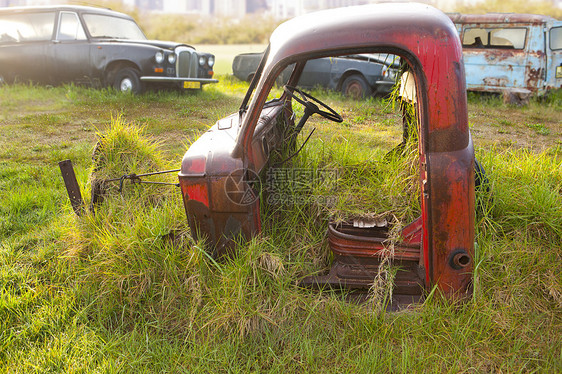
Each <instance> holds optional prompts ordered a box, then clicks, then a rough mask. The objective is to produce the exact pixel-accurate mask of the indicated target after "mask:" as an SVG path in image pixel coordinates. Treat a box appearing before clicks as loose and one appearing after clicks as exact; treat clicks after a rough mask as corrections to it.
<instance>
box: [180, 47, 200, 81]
mask: <svg viewBox="0 0 562 374" xmlns="http://www.w3.org/2000/svg"><path fill="white" fill-rule="evenodd" d="M198 63H199V62H198V56H197V53H195V52H193V51H185V50H184V51H180V52H179V54H178V62H177V72H178V77H191V78H196V77H197V68H198V66H197V64H198Z"/></svg>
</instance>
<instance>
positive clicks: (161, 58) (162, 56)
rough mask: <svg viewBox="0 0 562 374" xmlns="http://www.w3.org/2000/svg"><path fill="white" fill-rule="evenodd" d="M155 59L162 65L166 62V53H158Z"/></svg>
mask: <svg viewBox="0 0 562 374" xmlns="http://www.w3.org/2000/svg"><path fill="white" fill-rule="evenodd" d="M154 59H155V60H156V62H157V63H158V64H161V63H162V62H163V61H164V52H162V51H158V52H156V54H155V55H154Z"/></svg>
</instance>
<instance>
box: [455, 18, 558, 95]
mask: <svg viewBox="0 0 562 374" xmlns="http://www.w3.org/2000/svg"><path fill="white" fill-rule="evenodd" d="M449 17H450V18H451V20H452V21H453V22H454V24H455V26H456V28H457V31H458V32H459V35H460V38H461V42H462V47H463V55H464V67H465V72H466V83H467V89H468V90H471V91H484V92H497V93H503V94H504V95H505V96H507V97H510V98H511V99H515V100H526V99H527V98H528V97H529V96H531V95H533V94H536V95H544V94H545V93H547V92H548V91H549V90H553V89H559V88H561V87H562V21H558V20H556V19H554V18H552V17H548V16H544V15H537V14H516V13H488V14H484V15H477V14H458V13H455V14H449Z"/></svg>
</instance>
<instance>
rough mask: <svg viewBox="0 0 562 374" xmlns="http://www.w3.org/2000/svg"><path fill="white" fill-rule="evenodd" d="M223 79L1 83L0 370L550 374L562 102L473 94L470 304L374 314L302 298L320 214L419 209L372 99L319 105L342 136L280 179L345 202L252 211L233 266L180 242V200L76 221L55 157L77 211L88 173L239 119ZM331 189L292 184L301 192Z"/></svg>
mask: <svg viewBox="0 0 562 374" xmlns="http://www.w3.org/2000/svg"><path fill="white" fill-rule="evenodd" d="M220 79H221V83H219V84H218V85H213V86H207V87H205V89H204V90H203V92H200V93H199V94H194V95H192V94H181V93H177V92H160V93H154V92H152V93H148V94H146V95H143V96H138V97H136V96H130V95H119V94H116V93H115V92H113V91H106V90H89V89H85V88H81V87H74V86H64V87H55V88H45V87H30V86H3V87H0V101H1V102H2V105H1V106H0V108H1V109H0V115H1V121H0V368H1V370H2V372H6V373H45V372H65V373H66V372H67V373H74V372H80V373H83V372H92V373H94V372H110V373H112V372H158V373H160V372H173V373H176V372H251V371H254V372H455V373H456V372H548V373H550V372H558V371H560V370H562V354H561V347H562V286H561V285H562V275H561V274H562V268H561V264H562V261H561V260H560V257H561V255H562V252H561V248H562V157H561V156H562V152H561V148H560V143H559V139H560V133H561V131H562V130H561V129H560V123H561V122H562V121H561V115H560V113H561V112H560V110H559V109H560V106H561V101H560V96H559V95H558V96H557V95H554V96H553V97H550V98H548V99H547V100H546V101H545V100H543V101H540V100H536V101H532V102H531V103H530V104H529V105H528V106H527V107H523V108H518V107H506V106H504V105H502V104H501V100H499V99H496V98H483V97H480V96H473V95H471V96H470V98H469V113H470V121H471V131H472V133H473V137H474V143H475V146H476V153H477V157H478V159H479V160H480V161H481V163H482V164H483V166H484V168H485V169H486V171H487V175H488V178H489V180H490V186H491V190H492V192H491V194H487V193H480V194H479V200H480V201H481V204H482V212H484V213H482V212H480V213H479V215H478V217H477V226H476V231H477V232H476V240H477V244H478V252H477V258H476V265H477V266H476V271H475V283H474V286H475V289H474V297H473V298H472V299H471V300H470V301H468V302H467V303H465V304H453V305H451V304H449V303H447V302H445V301H444V300H443V299H442V298H441V297H440V296H439V295H438V294H433V295H432V297H430V298H429V299H428V300H427V301H426V302H425V303H424V304H423V305H420V306H419V307H418V308H417V309H414V310H411V311H407V312H400V313H386V312H384V311H381V310H380V308H379V309H377V305H376V303H375V302H371V303H367V304H362V305H358V304H354V303H350V302H347V301H345V295H344V294H341V293H333V292H329V291H324V292H317V291H311V290H303V289H301V288H299V287H297V285H296V281H297V280H298V279H300V278H301V277H303V276H305V275H308V274H311V273H314V272H319V271H322V270H323V269H325V268H326V266H328V264H329V260H330V255H329V252H328V248H327V243H326V240H325V228H326V223H327V219H328V217H340V218H343V217H348V216H350V215H351V216H352V215H362V214H365V213H366V212H370V213H375V214H382V213H383V212H388V211H390V212H391V213H392V215H394V216H396V217H397V218H399V219H400V220H403V221H405V222H407V221H408V220H410V219H411V218H412V217H414V216H415V215H416V214H417V213H418V212H419V207H418V206H417V194H418V193H419V192H418V191H415V190H408V189H407V188H406V186H409V185H410V184H409V183H407V181H406V178H408V175H411V174H412V172H414V173H415V169H414V170H412V165H413V164H415V158H414V159H413V158H409V157H403V158H395V159H392V160H390V161H383V158H384V155H385V154H386V153H387V152H388V151H389V150H391V149H392V148H393V146H394V145H396V143H397V142H398V141H399V140H400V136H401V128H400V126H399V125H397V122H398V120H399V114H397V113H396V112H395V111H394V110H392V108H391V107H390V106H389V105H388V104H387V103H385V102H384V101H381V100H373V99H371V100H368V101H353V100H347V99H343V98H341V97H340V96H339V95H335V94H330V95H328V96H327V99H326V100H327V101H326V102H328V103H329V104H330V105H332V106H333V107H334V108H335V109H336V110H337V111H339V112H340V113H342V115H343V116H344V119H345V121H344V123H343V124H341V125H337V124H333V123H330V122H327V121H324V120H321V119H319V118H313V119H312V120H311V121H310V123H309V124H307V126H306V127H305V129H304V130H303V135H302V136H301V137H300V138H299V139H300V140H299V141H303V139H304V138H305V137H306V136H307V135H308V133H309V132H310V131H311V130H312V128H313V127H315V128H316V131H315V133H314V134H313V135H312V137H311V140H310V141H309V144H307V145H306V146H305V148H304V149H303V151H302V152H301V154H299V156H298V157H296V158H294V159H293V160H291V162H290V163H289V164H288V165H287V167H290V168H293V169H295V168H296V169H303V170H326V169H328V170H337V171H338V172H339V173H340V174H339V176H340V180H339V181H338V185H337V186H336V187H337V188H338V189H337V192H338V193H337V194H336V197H337V199H336V200H335V202H333V204H332V203H330V204H324V203H323V202H322V201H321V200H318V199H316V200H315V199H308V200H305V201H304V202H303V203H302V204H295V205H290V204H278V205H274V206H269V207H266V206H264V207H263V212H262V213H263V217H262V219H263V233H262V234H261V235H260V236H259V237H257V238H255V239H254V240H252V241H251V242H250V243H240V244H239V245H238V253H239V255H238V256H237V257H236V258H234V259H230V260H224V261H220V262H216V261H215V260H213V259H211V258H210V257H209V256H208V255H207V253H206V252H205V248H204V246H203V244H202V243H198V242H195V241H194V240H193V239H192V237H191V235H190V230H189V227H188V225H187V220H186V217H185V212H184V208H183V205H182V202H181V196H180V193H179V191H178V189H177V188H176V187H168V186H152V185H142V186H136V185H134V186H133V185H130V184H128V185H126V186H125V189H124V191H123V193H118V192H117V191H116V189H115V188H110V189H108V191H107V195H106V197H105V201H104V202H103V203H101V204H100V205H99V206H98V207H97V210H96V213H95V214H92V213H87V214H85V215H84V216H82V217H77V216H75V215H74V213H73V212H72V209H71V208H70V204H69V202H68V197H67V196H66V192H65V189H64V184H63V182H62V179H61V177H60V173H59V171H58V166H57V162H58V161H60V160H63V159H66V158H70V159H72V161H73V163H74V165H75V170H76V173H77V178H78V180H79V183H80V185H81V186H82V192H83V197H84V199H85V200H86V201H87V202H89V199H90V195H89V193H90V188H91V187H90V186H91V179H90V178H93V177H96V178H107V177H111V176H113V175H115V176H120V175H122V174H123V173H127V172H141V171H144V170H147V169H152V168H161V167H162V168H176V167H179V163H180V161H181V157H182V155H183V153H184V152H185V150H186V148H187V147H188V146H189V144H190V143H191V142H193V141H194V140H195V139H196V138H197V137H198V135H199V134H201V133H202V132H203V131H205V130H206V129H207V128H208V126H211V125H212V124H213V123H214V122H215V121H216V120H217V119H219V118H221V117H223V116H224V115H226V114H228V113H231V112H235V111H237V108H238V105H239V103H240V100H241V97H242V96H243V94H244V91H245V88H246V87H247V84H246V83H242V82H239V81H237V80H236V79H234V78H231V77H226V76H222V77H220ZM314 94H315V95H316V94H318V95H320V94H321V92H314ZM300 114H302V111H301V109H297V116H299V115H300ZM506 118H507V119H509V120H506ZM528 124H540V126H536V127H533V126H529V125H528ZM499 126H502V127H506V128H508V129H509V131H510V132H512V134H501V133H499V134H498V133H497V131H498V127H499ZM537 128H538V129H543V128H544V129H549V132H548V133H547V134H544V135H542V134H537ZM100 135H103V138H102V140H101V142H102V148H103V155H104V157H103V158H99V157H98V158H97V159H96V161H95V165H94V161H92V158H91V155H92V151H93V149H94V146H95V144H96V143H97V142H98V141H100ZM527 138H528V139H532V142H531V141H529V143H525V142H523V141H522V139H527ZM508 141H509V142H511V143H510V144H511V145H509V146H508V145H507V142H508ZM94 166H97V168H96V170H95V172H93V170H94ZM395 170H398V171H399V172H394V171H395ZM173 179H174V175H173V174H172V175H171V176H162V177H155V178H154V180H166V181H173ZM358 181H360V182H358ZM333 187H334V186H332V185H328V186H323V185H314V186H309V185H306V184H304V185H294V186H292V188H294V191H293V194H294V195H293V196H296V195H303V194H304V195H305V197H311V196H312V197H315V196H316V197H318V196H332V195H334V190H333ZM388 196H393V197H394V198H393V199H389V198H388ZM352 197H353V198H352ZM319 201H321V202H320V203H319Z"/></svg>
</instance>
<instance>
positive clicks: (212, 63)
mask: <svg viewBox="0 0 562 374" xmlns="http://www.w3.org/2000/svg"><path fill="white" fill-rule="evenodd" d="M214 64H215V56H209V66H210V67H213V65H214Z"/></svg>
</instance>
